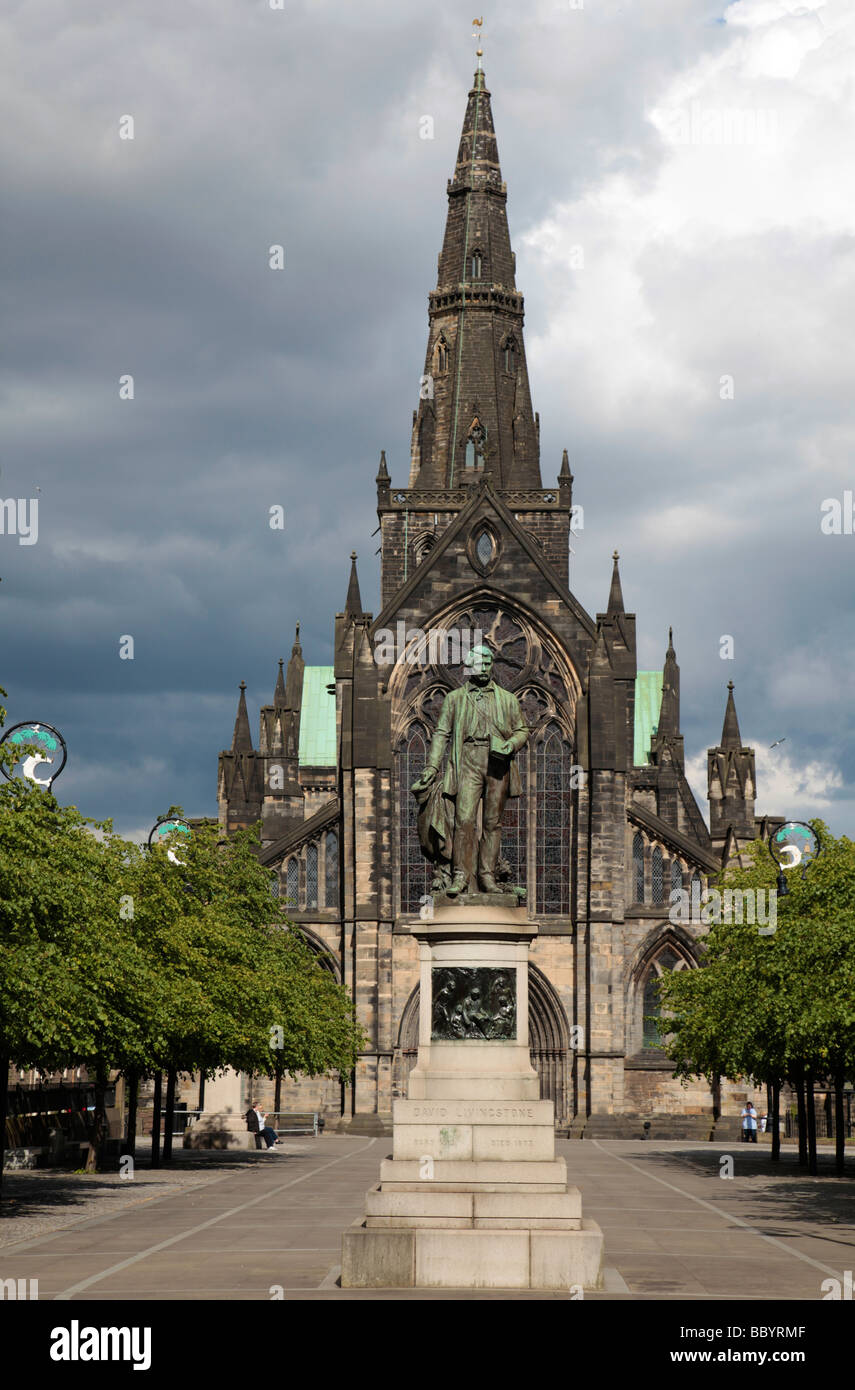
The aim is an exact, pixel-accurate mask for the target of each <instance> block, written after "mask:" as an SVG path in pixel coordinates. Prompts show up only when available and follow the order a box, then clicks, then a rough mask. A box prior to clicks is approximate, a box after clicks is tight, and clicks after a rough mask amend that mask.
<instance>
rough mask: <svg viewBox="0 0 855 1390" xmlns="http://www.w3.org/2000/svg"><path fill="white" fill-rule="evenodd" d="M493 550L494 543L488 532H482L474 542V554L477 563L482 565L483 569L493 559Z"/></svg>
mask: <svg viewBox="0 0 855 1390" xmlns="http://www.w3.org/2000/svg"><path fill="white" fill-rule="evenodd" d="M494 550H495V542H494V540H493V537H492V536H491V535H490V532H489V531H482V532H481V534H480V536H479V537H478V539H477V541H476V542H475V554H476V555H477V556H478V561H479V563H480V564H482V565H483V566H484V568H485V569H486V568H487V566H488V565H489V563H490V561H491V560H492V558H493V551H494Z"/></svg>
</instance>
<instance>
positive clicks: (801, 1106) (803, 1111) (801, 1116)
mask: <svg viewBox="0 0 855 1390" xmlns="http://www.w3.org/2000/svg"><path fill="white" fill-rule="evenodd" d="M793 1085H794V1087H795V1092H796V1106H797V1109H798V1113H797V1124H798V1129H799V1163H800V1164H802V1165H803V1166H805V1167H807V1161H808V1151H807V1106H806V1105H805V1074H804V1072H803V1071H798V1072H796V1075H795V1077H794V1080H793Z"/></svg>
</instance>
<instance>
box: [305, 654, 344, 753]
mask: <svg viewBox="0 0 855 1390" xmlns="http://www.w3.org/2000/svg"><path fill="white" fill-rule="evenodd" d="M334 683H335V673H334V668H333V667H332V666H307V667H306V669H305V670H304V672H303V708H302V712H301V715H300V766H301V767H335V761H336V746H335V694H334V693H333V694H332V695H331V694H330V693H329V691H328V690H327V686H328V685H334Z"/></svg>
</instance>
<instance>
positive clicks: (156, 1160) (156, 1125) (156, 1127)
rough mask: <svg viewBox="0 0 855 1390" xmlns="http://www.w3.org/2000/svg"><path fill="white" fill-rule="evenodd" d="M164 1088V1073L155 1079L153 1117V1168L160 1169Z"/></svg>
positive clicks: (159, 1073) (160, 1073)
mask: <svg viewBox="0 0 855 1390" xmlns="http://www.w3.org/2000/svg"><path fill="white" fill-rule="evenodd" d="M162 1086H163V1073H162V1072H158V1073H157V1075H156V1076H155V1078H154V1107H153V1110H152V1116H151V1166H152V1168H159V1167H160V1101H161V1094H162Z"/></svg>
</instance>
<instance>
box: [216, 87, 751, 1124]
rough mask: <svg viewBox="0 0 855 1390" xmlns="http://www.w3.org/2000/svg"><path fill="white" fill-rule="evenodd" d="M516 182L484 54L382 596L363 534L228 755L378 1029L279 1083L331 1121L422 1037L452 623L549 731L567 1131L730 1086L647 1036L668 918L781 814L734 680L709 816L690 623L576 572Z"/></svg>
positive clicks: (383, 1098)
mask: <svg viewBox="0 0 855 1390" xmlns="http://www.w3.org/2000/svg"><path fill="white" fill-rule="evenodd" d="M506 204H507V192H506V186H505V184H504V182H503V180H502V174H501V170H500V166H499V157H498V151H497V145H496V136H495V133H494V129H493V118H492V112H491V105H490V93H489V92H488V91H487V89H486V86H485V82H484V74H483V72H481V71H479V72H477V73H476V74H475V80H474V86H473V88H472V90H471V91H470V93H469V99H468V103H467V107H466V114H465V118H464V122H463V131H462V135H461V138H460V146H459V150H458V154H457V162H456V165H455V168H454V175H453V178H452V179H451V181H450V182H449V184H448V216H447V223H446V229H445V239H444V242H443V245H442V250H441V252H440V256H439V265H438V275H437V283H436V288H435V289H434V290H433V291H432V292H431V294H430V296H429V310H428V318H429V331H428V343H427V353H426V356H425V362H424V372H423V376H422V382H421V387H420V391H419V400H418V405H417V408H416V409H415V410H414V411H413V422H412V445H411V456H410V469H409V477H408V479H407V481H406V484H405V485H403V484H402V485H400V486H398V485H396V484H394V483H393V481H392V478H391V476H390V473H389V470H388V467H387V464H386V458H385V454H383V455H381V458H380V466H379V471H378V473H377V477H376V485H377V511H378V516H379V520H380V535H381V542H382V546H381V611H380V613H379V614H378V615H377V616H376V617H375V616H373V615H372V614H370V613H366V612H365V611H364V609H363V606H362V600H361V597H360V589H359V582H358V578H357V570H356V557H355V555H354V556H353V557H352V563H351V573H350V580H349V585H348V588H347V595H346V600H345V603H344V607H343V610H342V612H340V613H338V614H337V615H336V617H335V628H334V664H333V665H332V666H314V667H312V666H306V665H305V663H304V661H303V657H302V651H301V647H300V642H299V628H298V630H297V639H296V640H295V642H294V646H293V650H292V653H291V657H290V660H289V661H288V663H287V669H284V663H283V662H280V665H279V676H278V679H277V682H276V687H275V690H274V694H273V701H272V703H271V704H269V705H266V706H264V708H263V709H262V710H261V718H260V733H259V740H258V746H257V747H255V746H254V744H253V739H252V733H251V728H250V722H249V717H248V712H247V706H246V695H245V690H244V688H243V687H242V688H241V693H240V699H239V705H238V714H237V719H236V722H235V729H234V737H233V740H232V746H231V748H230V749H229V750H228V751H226V752H223V753H222V754H221V755H220V759H219V788H218V800H219V817H220V823H221V825H222V826H223V828H224V829H226V830H234V829H236V828H237V827H239V826H244V825H248V824H252V823H253V822H256V821H259V820H260V822H261V826H262V841H263V850H262V859H263V862H264V863H265V864H266V865H268V866H269V868H270V870H271V874H272V875H274V876H275V877H274V884H275V889H276V891H278V892H279V893H281V894H282V895H283V896H284V897H286V898H287V899H288V900H289V902H290V904H291V906H292V910H291V915H292V917H293V920H294V921H295V922H296V923H298V924H299V926H300V927H301V929H302V930H303V932H304V933H305V936H306V939H307V940H308V942H309V943H310V944H311V945H312V946H313V947H314V948H315V949H317V951H318V952H319V953H321V954H322V956H323V959H324V963H325V964H326V966H327V968H329V969H331V970H332V971H334V973H335V975H336V977H337V978H338V979H339V980H341V981H343V982H344V983H345V984H346V985H347V987H348V988H349V990H350V991H351V992H352V994H353V997H354V999H355V1002H356V1008H357V1010H358V1014H359V1018H360V1019H361V1021H362V1024H363V1026H364V1028H365V1031H366V1033H367V1035H368V1038H369V1043H368V1047H367V1049H366V1051H365V1052H364V1054H363V1055H362V1057H361V1058H360V1060H359V1065H358V1069H357V1072H356V1074H355V1077H354V1078H352V1079H350V1080H351V1081H352V1084H350V1085H348V1086H347V1087H343V1086H341V1085H340V1084H339V1083H338V1081H336V1080H333V1079H329V1078H327V1079H320V1080H308V1079H306V1080H304V1081H301V1082H299V1083H297V1084H296V1085H292V1084H290V1083H286V1085H285V1087H284V1088H283V1108H285V1109H291V1110H294V1109H306V1108H312V1109H315V1108H318V1107H321V1108H323V1109H324V1111H325V1113H326V1118H327V1123H328V1124H330V1123H333V1122H334V1121H335V1120H338V1119H340V1120H341V1122H342V1123H343V1124H346V1125H350V1126H351V1127H352V1128H354V1129H360V1128H361V1129H366V1130H371V1129H372V1128H374V1129H378V1128H380V1127H381V1126H382V1125H383V1124H384V1123H385V1122H386V1121H387V1120H388V1118H389V1116H390V1112H391V1107H392V1100H393V1098H394V1097H396V1096H403V1095H406V1091H407V1077H408V1073H409V1070H410V1068H411V1067H412V1065H413V1063H414V1061H415V1057H416V1046H417V1036H418V1011H419V998H418V988H417V982H418V952H417V946H416V943H415V941H414V939H413V937H412V935H411V933H410V929H409V928H410V923H411V922H412V921H413V919H414V917H417V916H418V914H419V912H420V910H421V909H424V908H425V907H426V904H425V899H426V896H427V895H428V894H429V891H430V877H431V875H430V869H429V866H428V865H427V864H425V862H424V861H423V859H422V856H421V854H420V851H419V845H418V839H417V831H416V820H415V803H414V801H413V798H412V797H411V795H410V791H409V788H410V784H411V783H412V781H413V780H414V778H415V777H416V776H417V775H418V774H419V773H420V771H421V770H422V767H423V765H424V761H425V757H426V753H427V749H428V746H429V743H430V737H431V732H432V729H433V726H434V723H435V720H436V717H437V714H438V711H439V707H440V705H441V703H442V699H443V696H444V694H445V692H446V691H448V690H449V689H451V688H452V687H453V686H455V685H457V684H459V683H461V682H462V680H463V679H464V677H465V672H464V669H463V667H462V664H461V660H460V657H461V651H460V650H458V649H457V648H456V647H455V634H458V635H460V637H461V640H462V641H463V642H464V643H465V642H466V640H467V637H470V638H471V640H472V641H473V644H474V641H477V640H481V639H480V638H478V637H473V636H471V635H472V634H477V633H480V634H482V636H483V639H484V640H486V641H487V642H488V643H489V644H490V645H491V646H492V648H493V650H494V652H495V668H494V674H495V677H496V678H497V680H498V681H499V682H500V683H501V684H502V685H505V686H508V687H509V688H511V689H512V690H514V691H515V693H516V694H517V696H518V698H519V700H520V702H521V704H522V708H523V710H524V712H525V716H526V719H527V721H528V723H529V726H530V729H531V737H530V741H529V745H528V747H527V748H526V749H524V750H523V752H522V753H521V754H520V756H519V759H518V765H519V769H520V773H521V776H522V782H523V795H522V797H521V798H519V799H518V800H514V801H511V802H509V803H508V808H507V811H506V815H505V824H504V829H503V840H502V855H503V857H504V858H505V859H506V860H507V861H508V863H509V865H510V867H511V871H512V874H513V881H514V882H515V883H518V884H521V885H524V886H525V887H526V889H527V894H528V910H529V913H530V915H531V917H532V918H533V919H534V920H535V921H536V923H537V926H538V935H537V938H536V941H535V944H534V947H533V949H532V955H531V983H530V1025H531V1048H532V1061H533V1064H534V1066H535V1068H536V1069H537V1071H538V1073H539V1075H540V1079H541V1091H542V1095H543V1096H544V1097H548V1098H550V1099H552V1100H553V1101H554V1102H555V1111H556V1123H557V1125H558V1126H559V1127H560V1128H562V1129H570V1130H571V1131H573V1130H575V1131H576V1132H578V1131H579V1129H580V1128H581V1126H582V1125H583V1124H585V1123H586V1122H588V1121H589V1117H606V1116H642V1115H649V1114H666V1115H673V1116H678V1115H686V1114H695V1115H710V1114H711V1113H712V1109H713V1100H714V1098H713V1097H712V1096H711V1094H710V1091H709V1088H708V1087H706V1086H705V1085H703V1084H699V1085H697V1086H693V1087H689V1088H688V1089H687V1088H683V1087H681V1085H680V1084H679V1082H677V1081H674V1080H672V1079H671V1070H672V1068H671V1065H670V1063H668V1062H667V1061H665V1060H664V1058H663V1056H662V1053H661V1052H660V1051H659V1050H658V1049H657V1048H656V1047H655V1045H652V1044H654V1043H655V1030H651V1024H650V1021H649V1017H648V1016H649V1015H651V1014H653V1013H655V1012H656V1008H657V1004H656V992H655V988H654V986H655V982H656V980H657V979H658V977H659V975H660V974H661V973H662V972H663V971H666V970H673V969H692V968H694V967H695V965H696V963H697V958H698V937H699V936H700V934H701V932H702V931H703V928H702V927H697V926H692V925H690V924H687V925H676V926H675V925H673V924H672V923H671V922H670V921H669V908H668V903H669V897H670V893H671V891H672V889H674V888H675V887H680V888H684V889H687V890H689V889H690V888H691V885H692V884H693V883H695V884H700V885H701V886H705V885H706V882H707V880H708V877H709V876H711V875H713V874H715V873H716V872H717V871H718V870H719V869H720V868H721V866H722V864H723V862H726V861H727V860H728V859H729V858H731V857H733V856H735V855H738V854H739V853H740V850H741V848H742V847H743V846H744V845H745V843H746V842H748V841H750V840H752V839H754V838H755V836H756V835H758V834H762V833H764V831H766V832H767V830H768V827H766V825H765V823H761V822H758V821H756V820H755V815H754V800H755V770H754V755H753V752H752V750H751V749H750V748H745V747H743V745H742V741H741V737H740V733H739V726H738V723H737V717H736V709H735V706H734V702H733V690H732V687H731V689H730V691H729V693H728V696H727V703H726V713H725V719H724V728H723V731H722V737H721V741H720V743H719V745H718V746H717V747H715V748H712V749H710V752H709V762H708V767H709V773H708V777H709V815H710V829H709V830H708V829H707V825H706V823H705V821H704V818H703V816H702V815H701V811H700V809H699V807H698V805H697V803H696V801H695V798H694V796H693V794H692V792H691V790H690V788H689V785H688V782H687V781H686V777H685V773H684V754H683V739H682V736H681V733H680V674H679V667H678V665H677V659H676V653H675V650H674V645H673V642H672V641H671V639H670V636H669V642H668V647H667V650H666V651H665V653H664V660H663V666H662V669H661V670H659V671H654V672H650V671H647V672H645V671H642V672H639V671H638V669H637V663H636V627H635V615H634V614H632V613H628V612H627V611H626V609H625V606H624V599H623V595H622V591H621V581H620V574H619V566H618V557H617V555H615V556H614V557H613V561H612V572H611V576H610V579H609V576H608V572H606V575H605V576H604V586H603V588H604V597H606V595H607V597H606V603H605V606H604V611H603V612H601V613H598V614H597V615H596V616H592V615H591V614H589V613H587V612H586V611H585V609H584V608H583V607H582V605H581V604H580V603H579V602H578V600H577V599H576V598H575V597H574V596H573V594H572V593H571V591H570V589H569V587H568V582H569V544H570V536H571V522H572V520H573V516H572V509H573V477H572V475H571V472H570V467H569V462H568V457H567V453H566V452H565V453H564V456H563V459H562V460H561V461H560V463H559V467H558V469H557V471H556V475H555V481H554V482H552V481H550V479H549V478H548V477H547V478H546V485H544V472H548V470H546V469H542V466H541V459H540V444H539V435H540V428H539V418H538V416H537V414H536V413H535V412H534V411H533V409H532V401H531V393H530V388H529V378H528V369H527V366H526V355H525V343H524V338H523V296H522V294H521V293H520V291H519V290H518V289H517V286H516V280H515V264H514V261H515V258H514V253H513V251H512V250H511V242H510V235H509V231H508V221H507V211H506ZM556 462H558V461H556ZM343 587H344V585H343ZM295 616H296V615H295ZM431 631H433V632H435V633H436V632H445V633H448V634H450V637H449V640H448V641H445V642H443V641H440V642H433V643H432V644H429V646H428V648H427V650H425V649H424V647H423V646H422V645H421V644H420V641H419V634H421V633H429V632H431ZM384 634H385V637H384ZM389 634H392V635H393V637H394V638H395V641H394V650H393V651H392V652H391V655H390V644H389ZM381 638H382V651H381ZM463 654H465V651H464V652H463ZM254 1094H258V1088H257V1083H256V1091H255V1093H254ZM739 1094H742V1095H744V1094H745V1093H744V1091H743V1092H741V1093H739ZM264 1095H265V1096H266V1095H267V1093H266V1092H264ZM733 1098H734V1100H735V1099H736V1097H735V1096H734V1097H733Z"/></svg>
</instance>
